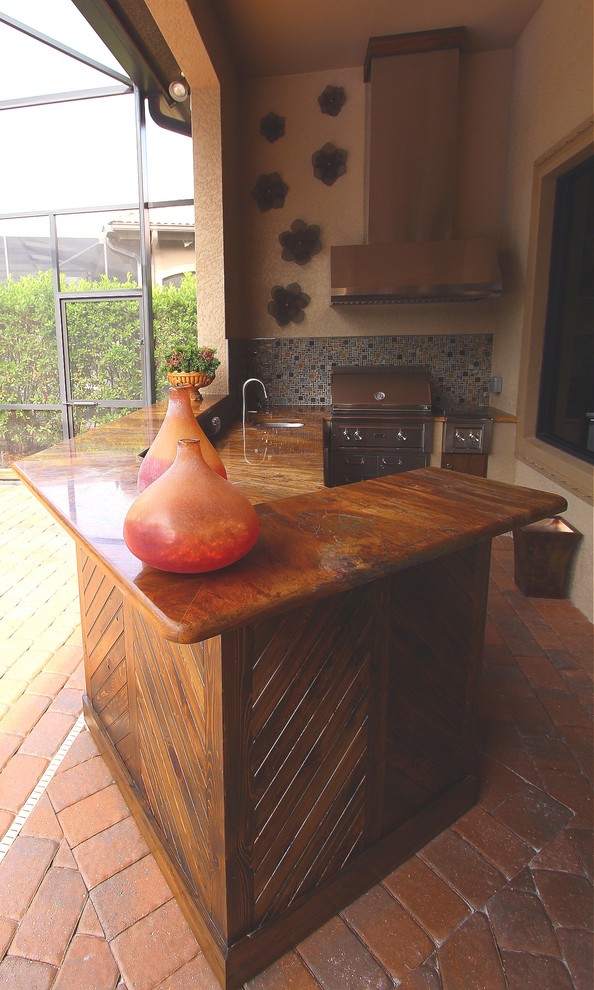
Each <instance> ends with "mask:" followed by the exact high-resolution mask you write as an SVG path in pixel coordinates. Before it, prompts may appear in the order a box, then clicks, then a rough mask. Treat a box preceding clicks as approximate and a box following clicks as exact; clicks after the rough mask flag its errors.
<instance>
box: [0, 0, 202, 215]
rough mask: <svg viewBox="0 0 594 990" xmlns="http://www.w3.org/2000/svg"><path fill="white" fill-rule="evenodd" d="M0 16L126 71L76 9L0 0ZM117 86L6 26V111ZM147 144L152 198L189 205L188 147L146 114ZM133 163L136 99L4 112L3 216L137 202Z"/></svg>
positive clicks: (0, 122)
mask: <svg viewBox="0 0 594 990" xmlns="http://www.w3.org/2000/svg"><path fill="white" fill-rule="evenodd" d="M0 12H1V13H3V14H7V15H8V16H10V17H12V18H14V19H15V20H19V21H21V22H23V23H26V24H28V25H29V26H32V27H34V28H35V29H37V30H38V31H41V32H42V33H44V34H46V35H49V36H50V37H53V38H56V39H57V40H59V41H61V42H63V43H64V44H66V45H68V46H69V47H70V48H73V49H75V50H77V51H82V52H83V53H84V54H85V55H88V56H90V57H91V58H93V59H95V60H96V61H98V62H100V63H101V64H103V65H106V66H108V67H109V68H113V69H117V70H118V71H121V69H120V67H119V66H118V65H117V63H116V61H115V59H114V57H113V56H112V55H111V52H109V51H108V50H107V49H106V48H105V46H104V45H103V43H102V42H101V41H100V39H99V38H98V37H97V36H96V35H95V33H94V32H93V30H92V28H91V27H90V26H89V25H88V24H87V22H86V21H85V20H84V18H83V17H82V15H81V14H80V13H79V11H78V10H77V9H76V8H75V7H74V6H73V5H72V4H71V3H70V0H51V2H49V3H48V0H0ZM113 85H118V83H117V81H116V80H114V79H112V78H110V77H109V76H107V75H105V74H103V73H101V72H98V71H96V70H95V69H92V68H90V67H88V66H85V65H83V64H81V63H79V62H78V61H76V60H75V59H72V58H70V57H69V56H68V55H65V54H63V53H61V52H57V51H55V50H54V49H51V48H50V47H49V46H46V45H44V44H42V43H40V42H39V41H37V40H35V39H31V38H28V37H27V36H25V35H23V34H22V33H21V32H19V31H15V30H14V29H13V28H11V27H8V26H7V25H5V24H3V23H1V22H0V102H1V101H2V100H11V99H16V98H18V97H23V96H37V95H40V94H46V93H58V92H71V91H72V90H74V89H79V88H80V89H96V88H98V87H105V86H113ZM147 144H148V161H149V189H148V194H149V199H151V200H162V199H191V198H192V197H193V178H192V151H191V139H190V138H187V137H184V136H183V135H179V134H174V133H173V132H171V131H166V130H164V129H163V128H160V127H157V126H156V125H155V124H154V123H153V122H152V120H151V119H150V117H149V116H148V115H147ZM135 154H136V152H135V122H134V97H133V96H132V95H125V96H118V97H110V98H101V99H90V100H82V101H77V102H75V103H72V102H66V103H55V104H49V105H45V106H38V107H27V108H19V109H0V215H1V214H6V213H17V212H18V213H21V212H32V211H35V210H44V209H50V208H51V209H71V208H80V207H85V208H86V207H89V208H91V209H92V208H96V207H97V206H111V205H114V206H115V205H122V204H126V203H134V202H136V201H137V197H138V191H137V180H136V164H135ZM6 223H7V221H3V222H2V230H3V231H5V229H6ZM31 225H32V227H35V224H34V223H33V221H31ZM19 231H20V233H23V232H24V231H23V223H22V222H21V224H20V225H19ZM27 232H28V233H31V232H33V231H32V230H29V231H27Z"/></svg>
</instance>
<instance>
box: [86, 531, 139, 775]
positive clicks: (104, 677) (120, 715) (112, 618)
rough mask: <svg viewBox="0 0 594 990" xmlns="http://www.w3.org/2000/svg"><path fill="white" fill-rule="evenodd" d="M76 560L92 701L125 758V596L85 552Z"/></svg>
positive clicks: (107, 574) (128, 726) (127, 699)
mask: <svg viewBox="0 0 594 990" xmlns="http://www.w3.org/2000/svg"><path fill="white" fill-rule="evenodd" d="M77 556H78V564H79V566H78V574H79V593H80V600H81V614H82V620H83V622H82V628H83V638H84V645H85V669H86V678H87V688H88V693H89V698H90V701H91V704H92V705H93V708H94V709H95V711H96V713H97V716H98V718H99V719H100V721H101V723H102V725H103V726H104V728H105V729H106V731H107V733H108V735H109V737H110V739H111V741H112V742H113V744H114V745H115V746H116V748H117V749H118V751H119V752H120V754H121V755H122V754H123V752H124V750H126V748H127V747H128V742H129V740H128V738H127V737H128V735H129V732H130V713H129V696H128V674H127V668H126V647H125V636H124V602H123V596H122V594H121V592H120V591H119V590H118V589H117V588H116V587H115V585H114V582H113V578H112V577H111V575H110V574H109V573H108V572H107V571H106V570H105V569H104V568H103V567H101V566H100V565H99V564H98V563H97V562H96V561H94V560H93V559H92V558H90V557H88V556H87V555H86V554H85V553H84V551H83V550H82V549H79V550H78V555H77Z"/></svg>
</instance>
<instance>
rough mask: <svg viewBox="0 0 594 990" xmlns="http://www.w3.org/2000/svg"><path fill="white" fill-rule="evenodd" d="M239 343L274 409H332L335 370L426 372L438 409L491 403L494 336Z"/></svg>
mask: <svg viewBox="0 0 594 990" xmlns="http://www.w3.org/2000/svg"><path fill="white" fill-rule="evenodd" d="M230 343H231V342H230ZM240 343H241V344H243V347H238V346H235V347H233V348H232V350H233V351H234V352H235V355H236V358H237V359H239V360H241V358H240V351H241V350H243V352H244V353H243V355H241V357H242V358H243V361H242V364H243V368H244V370H245V378H249V377H251V376H253V377H256V378H261V379H262V381H263V382H264V383H265V385H266V388H267V391H268V395H269V399H270V402H271V404H272V405H281V406H282V405H299V406H326V405H329V404H330V371H331V368H332V365H373V364H378V365H381V364H385V365H423V366H424V367H426V368H428V369H429V374H430V379H431V393H432V397H433V402H434V403H435V404H436V405H442V404H443V405H447V406H450V407H451V406H454V405H460V406H462V405H466V406H468V405H477V406H484V405H488V404H489V384H490V378H491V361H492V354H493V337H492V335H491V334H459V335H455V336H441V335H440V336H427V337H426V336H412V335H411V336H398V337H385V336H382V337H295V338H280V339H273V338H261V339H256V340H245V341H242V342H239V341H235V345H239V344H240ZM230 356H231V355H230Z"/></svg>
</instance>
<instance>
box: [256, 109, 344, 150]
mask: <svg viewBox="0 0 594 990" xmlns="http://www.w3.org/2000/svg"><path fill="white" fill-rule="evenodd" d="M337 112H338V111H337ZM260 134H261V135H262V136H263V137H265V138H266V140H267V141H270V143H271V144H272V143H273V142H274V141H278V139H279V138H282V137H284V134H285V118H284V117H279V115H278V114H277V113H273V112H272V110H271V111H270V113H267V114H266V116H265V117H262V119H261V120H260Z"/></svg>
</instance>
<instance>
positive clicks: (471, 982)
mask: <svg viewBox="0 0 594 990" xmlns="http://www.w3.org/2000/svg"><path fill="white" fill-rule="evenodd" d="M438 956H439V965H440V971H441V979H442V984H443V990H461V988H462V987H464V990H484V988H485V987H489V990H507V985H506V980H505V976H504V972H503V969H502V966H501V962H500V959H499V953H498V951H497V946H496V945H495V940H494V938H493V935H492V933H491V929H490V927H489V923H488V921H487V919H486V918H485V916H484V915H483V914H480V913H476V914H473V915H472V917H471V918H469V919H468V921H465V922H464V924H463V925H461V927H460V928H458V929H457V930H456V931H455V932H454V934H453V935H450V937H449V939H447V941H446V942H444V944H443V945H442V946H441V947H440V949H439V952H438Z"/></svg>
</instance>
